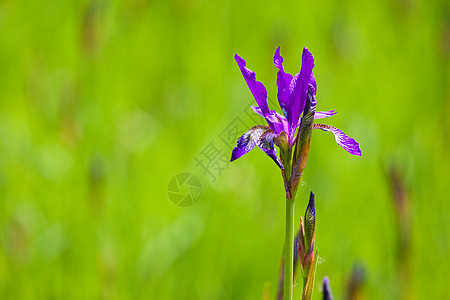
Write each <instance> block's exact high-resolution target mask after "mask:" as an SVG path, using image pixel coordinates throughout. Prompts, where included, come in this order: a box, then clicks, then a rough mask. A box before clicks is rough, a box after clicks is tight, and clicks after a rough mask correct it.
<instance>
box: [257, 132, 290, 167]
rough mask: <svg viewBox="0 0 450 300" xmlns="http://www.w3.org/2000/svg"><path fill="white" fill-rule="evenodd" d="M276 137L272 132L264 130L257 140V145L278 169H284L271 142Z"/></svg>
mask: <svg viewBox="0 0 450 300" xmlns="http://www.w3.org/2000/svg"><path fill="white" fill-rule="evenodd" d="M277 136H278V134H276V133H275V132H273V131H272V130H266V131H265V132H264V133H263V134H262V135H261V136H260V138H259V140H258V142H257V145H258V147H259V148H261V150H262V151H264V152H265V153H266V154H267V155H268V156H269V157H270V158H271V159H273V161H274V162H275V163H276V164H277V165H278V167H280V169H282V170H283V169H284V167H283V164H282V163H281V161H280V160H279V159H278V156H277V150H276V149H275V147H274V145H273V140H274V139H275V138H276V137H277Z"/></svg>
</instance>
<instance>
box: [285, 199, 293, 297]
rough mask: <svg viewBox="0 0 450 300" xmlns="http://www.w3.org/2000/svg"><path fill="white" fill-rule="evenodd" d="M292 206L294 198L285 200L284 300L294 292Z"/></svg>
mask: <svg viewBox="0 0 450 300" xmlns="http://www.w3.org/2000/svg"><path fill="white" fill-rule="evenodd" d="M294 206H295V198H286V238H285V243H284V300H292V293H293V290H294Z"/></svg>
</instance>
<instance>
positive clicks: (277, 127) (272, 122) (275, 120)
mask: <svg viewBox="0 0 450 300" xmlns="http://www.w3.org/2000/svg"><path fill="white" fill-rule="evenodd" d="M250 107H251V108H252V109H253V111H254V112H255V113H257V114H258V115H260V116H261V117H263V118H265V119H266V121H267V123H268V124H269V126H270V128H271V129H272V130H274V131H275V132H276V133H280V132H281V131H285V129H286V128H288V127H286V124H287V123H286V122H285V123H283V121H286V118H285V117H283V116H281V115H280V114H279V113H277V112H276V111H274V110H272V109H270V110H269V112H268V113H267V114H265V115H264V114H263V112H262V110H261V108H259V107H257V106H250ZM280 116H281V117H282V119H280Z"/></svg>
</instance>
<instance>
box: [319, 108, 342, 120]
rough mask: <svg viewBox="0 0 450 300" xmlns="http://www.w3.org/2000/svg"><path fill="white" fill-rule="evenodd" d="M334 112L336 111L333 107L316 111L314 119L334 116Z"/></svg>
mask: <svg viewBox="0 0 450 300" xmlns="http://www.w3.org/2000/svg"><path fill="white" fill-rule="evenodd" d="M335 114H337V112H336V111H335V110H334V109H333V110H329V111H316V113H315V114H314V120H317V119H323V118H328V117H331V116H334V115H335Z"/></svg>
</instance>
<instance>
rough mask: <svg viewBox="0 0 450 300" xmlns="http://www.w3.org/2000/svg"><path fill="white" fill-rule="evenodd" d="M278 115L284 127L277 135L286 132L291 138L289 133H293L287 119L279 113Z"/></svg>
mask: <svg viewBox="0 0 450 300" xmlns="http://www.w3.org/2000/svg"><path fill="white" fill-rule="evenodd" d="M276 114H277V117H278V120H280V122H281V125H282V129H281V130H280V131H277V134H280V133H281V131H284V132H286V133H287V134H288V136H289V133H290V131H291V128H290V126H289V122H288V121H287V119H286V118H285V117H284V116H283V115H281V114H279V113H276Z"/></svg>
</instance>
